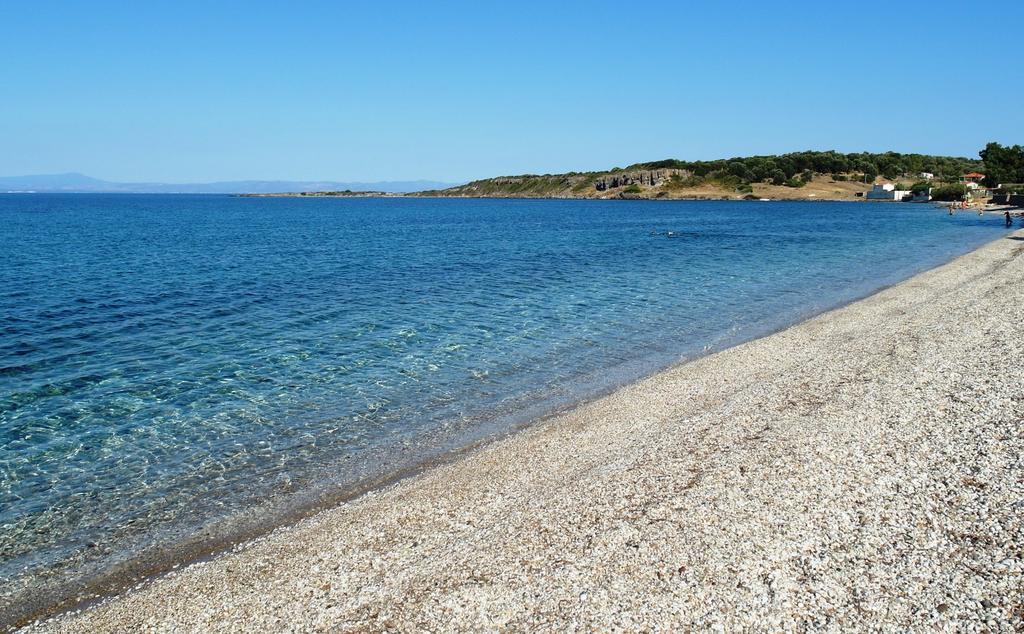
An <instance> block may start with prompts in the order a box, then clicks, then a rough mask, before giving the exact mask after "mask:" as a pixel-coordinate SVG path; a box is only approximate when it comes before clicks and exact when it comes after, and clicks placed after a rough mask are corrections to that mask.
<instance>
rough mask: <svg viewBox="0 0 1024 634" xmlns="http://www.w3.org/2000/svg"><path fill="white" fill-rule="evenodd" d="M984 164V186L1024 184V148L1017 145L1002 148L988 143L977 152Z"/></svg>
mask: <svg viewBox="0 0 1024 634" xmlns="http://www.w3.org/2000/svg"><path fill="white" fill-rule="evenodd" d="M978 156H980V157H981V160H982V161H984V162H985V181H984V183H985V186H986V187H995V186H996V185H998V184H999V183H1024V148H1022V147H1021V146H1019V145H1012V146H1003V145H1000V144H999V143H995V142H992V143H989V144H988V145H986V146H985V149H983V150H982V151H980V152H978Z"/></svg>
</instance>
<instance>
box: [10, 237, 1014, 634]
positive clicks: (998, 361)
mask: <svg viewBox="0 0 1024 634" xmlns="http://www.w3.org/2000/svg"><path fill="white" fill-rule="evenodd" d="M1022 323H1024V232H1017V233H1016V234H1015V235H1013V236H1011V237H1009V238H1001V239H999V240H996V241H995V242H993V243H991V244H989V245H987V246H985V247H983V248H981V249H979V250H977V251H975V252H973V253H971V254H968V255H966V256H964V257H961V258H959V259H957V260H955V261H953V262H951V263H950V264H947V265H946V266H943V267H940V268H938V269H935V270H932V271H929V272H926V273H923V274H921V275H918V276H916V277H914V278H912V279H910V280H907V281H906V282H904V283H902V284H899V285H897V286H894V287H892V288H890V289H887V290H885V291H882V292H880V293H878V294H876V295H873V296H871V297H869V298H867V299H865V300H862V301H859V302H857V303H854V304H851V305H849V306H847V307H845V308H842V309H839V310H836V311H832V312H830V313H827V314H825V315H822V316H820V317H818V318H815V319H812V320H810V321H807V322H805V323H802V324H800V325H797V326H794V327H792V328H789V329H787V330H784V331H782V332H779V333H777V334H774V335H772V336H769V337H765V338H763V339H759V340H756V341H753V342H750V343H747V344H744V345H741V346H738V347H735V348H732V349H729V350H726V351H724V352H721V353H718V354H714V355H711V356H708V357H705V358H702V359H699V360H697V361H694V362H691V363H685V364H681V365H679V366H676V367H674V368H672V369H670V370H667V371H665V372H662V373H660V374H657V375H655V376H653V377H650V378H648V379H646V380H643V381H640V382H638V383H635V384H632V385H629V386H626V387H623V388H621V389H619V390H618V391H616V392H614V393H612V394H610V395H609V396H607V397H604V398H602V399H599V400H596V401H594V402H591V403H588V404H584V405H582V406H579V407H577V408H575V409H573V410H571V411H569V412H567V413H564V414H561V415H558V416H555V417H552V418H549V419H547V420H545V421H542V422H540V423H538V424H536V425H534V426H533V427H531V428H530V429H528V430H526V431H524V432H521V433H518V434H515V435H513V436H511V437H509V438H507V439H505V440H502V441H499V442H496V443H493V444H491V445H489V446H487V447H484V448H483V449H481V450H479V451H476V452H473V453H471V454H469V455H467V456H465V457H463V458H460V459H458V460H456V461H455V462H453V463H452V464H448V465H445V466H440V467H436V468H433V469H430V470H428V471H426V472H424V473H422V474H419V475H417V476H414V477H411V478H408V479H406V480H403V481H401V482H399V483H397V484H394V485H392V486H390V487H388V488H386V489H383V490H380V491H376V492H374V493H371V494H368V495H365V496H363V497H361V498H359V499H357V500H355V501H354V502H352V503H349V504H346V505H343V506H341V507H338V508H335V509H331V510H329V511H325V512H323V513H320V514H319V515H316V516H314V517H311V518H309V519H306V520H304V521H302V522H300V523H298V524H297V525H295V526H291V527H288V528H282V529H279V530H277V531H275V532H273V533H271V534H270V535H268V536H266V537H264V538H261V539H258V540H255V541H253V542H250V543H248V544H245V545H243V546H240V547H238V548H236V549H235V550H234V551H233V552H231V553H228V554H225V555H222V556H219V557H217V558H215V559H213V560H211V561H206V562H200V563H196V564H193V565H191V566H188V567H185V568H183V569H181V570H179V571H176V572H174V573H172V574H169V575H166V576H164V577H162V578H159V579H157V580H155V581H153V582H151V583H148V584H146V585H145V586H143V587H141V588H137V589H135V590H133V591H131V592H128V593H126V594H124V595H122V596H119V597H115V598H112V599H109V600H107V601H105V602H103V603H101V604H99V605H97V606H94V607H91V608H89V609H86V610H84V611H81V612H77V613H70V614H65V615H62V616H60V617H58V618H56V619H53V620H51V621H47V622H43V623H37V624H35V625H33V626H31V627H30V628H29V629H30V630H31V631H64V632H106V631H140V630H155V631H241V630H261V631H267V630H273V631H282V630H285V631H318V630H395V631H412V630H417V631H420V630H431V631H436V630H493V629H511V630H517V631H525V630H529V631H533V630H548V631H562V630H567V629H569V630H602V631H603V630H616V629H625V630H648V629H655V628H657V629H663V630H686V629H706V628H712V627H714V628H718V629H725V630H740V629H754V630H771V631H779V630H783V631H793V630H810V629H819V628H829V629H834V630H845V629H853V630H866V629H880V628H881V629H892V630H907V629H912V630H931V629H936V628H937V629H939V630H957V631H1014V630H1018V631H1019V630H1020V629H1022V628H1024V332H1022V330H1021V324H1022Z"/></svg>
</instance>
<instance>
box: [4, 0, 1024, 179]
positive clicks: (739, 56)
mask: <svg viewBox="0 0 1024 634" xmlns="http://www.w3.org/2000/svg"><path fill="white" fill-rule="evenodd" d="M1022 22H1024V2H1021V1H1020V0H996V1H991V2H985V3H975V4H972V3H966V2H963V1H962V0H961V1H960V2H955V3H954V2H949V1H946V0H933V1H930V2H899V1H896V2H870V1H865V2H860V3H833V2H828V3H823V2H802V1H791V2H741V1H732V2H706V1H705V2H687V1H683V0H675V1H669V2H661V1H658V0H648V1H645V2H642V3H631V2H614V3H613V2H601V1H599V0H595V1H591V2H576V1H572V0H565V1H558V2H532V1H518V2H506V3H498V2H486V1H483V0H478V1H477V2H444V1H443V0H439V1H438V2H405V1H402V0H391V1H389V2H313V1H309V2H300V1H297V2H290V3H284V2H260V1H257V0H249V1H246V2H215V1H208V2H190V1H188V0H179V1H177V2H155V1H154V2H144V3H143V2H104V1H102V0H94V1H90V2H84V1H82V2H72V1H70V0H67V1H64V2H49V1H47V0H26V1H16V0H0V60H3V62H2V63H0V175H8V176H10V175H25V174H47V173H60V172H83V173H86V174H88V175H90V176H94V177H97V178H104V179H108V180H115V181H128V182H130V181H162V182H203V181H215V180H236V179H285V180H339V181H356V180H358V181H378V180H410V179H431V180H439V181H448V182H459V181H466V180H471V179H475V178H483V177H488V176H495V175H501V174H521V173H557V172H565V171H574V170H576V171H583V170H599V169H607V168H610V167H613V166H624V165H628V164H630V163H635V162H640V161H652V160H658V159H662V158H680V159H689V160H696V159H713V158H723V157H730V156H741V155H750V154H770V153H783V152H789V151H798V150H807V149H817V150H827V149H835V150H839V151H843V152H857V151H887V150H895V151H900V152H921V153H929V154H947V155H959V156H976V154H977V151H978V150H979V149H980V148H981V147H983V146H984V144H985V143H987V142H988V141H1000V142H1003V143H1024V116H1022V115H1024V63H1022V62H1024V49H1022V48H1021V46H1020V44H1019V40H1018V39H1017V38H1016V36H1015V35H1014V31H1013V27H1012V26H1010V25H1015V24H1020V23H1022ZM1001 25H1002V26H1001ZM1004 27H1005V28H1004Z"/></svg>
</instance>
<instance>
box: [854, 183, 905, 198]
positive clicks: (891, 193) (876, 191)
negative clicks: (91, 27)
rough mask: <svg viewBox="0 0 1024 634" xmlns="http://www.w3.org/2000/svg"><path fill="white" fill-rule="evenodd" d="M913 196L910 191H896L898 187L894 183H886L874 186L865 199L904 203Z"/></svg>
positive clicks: (865, 195)
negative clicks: (905, 199) (904, 200)
mask: <svg viewBox="0 0 1024 634" xmlns="http://www.w3.org/2000/svg"><path fill="white" fill-rule="evenodd" d="M911 195H912V194H911V192H910V190H909V189H896V186H895V185H893V184H892V183H885V184H879V185H875V186H873V187H872V188H871V190H870V191H868V192H867V193H866V194H864V198H866V199H867V200H893V201H902V200H903V199H904V198H907V197H909V196H911Z"/></svg>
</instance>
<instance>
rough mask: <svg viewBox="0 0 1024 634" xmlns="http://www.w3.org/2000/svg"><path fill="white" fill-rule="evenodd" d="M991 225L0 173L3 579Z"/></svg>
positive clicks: (731, 332)
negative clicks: (76, 181) (255, 192)
mask: <svg viewBox="0 0 1024 634" xmlns="http://www.w3.org/2000/svg"><path fill="white" fill-rule="evenodd" d="M666 231H671V232H674V236H672V237H669V236H667V235H665V233H664V232H666ZM1002 231H1003V228H1002V219H1001V218H999V217H994V216H993V217H988V218H979V217H978V216H977V215H975V214H967V213H961V214H958V215H956V216H953V217H950V216H948V215H947V214H946V213H945V212H944V211H939V210H936V208H934V207H932V206H929V205H885V204H878V205H871V204H864V203H814V204H809V203H781V202H776V203H757V202H742V203H741V202H736V203H730V202H682V203H668V202H643V201H635V202H634V201H614V202H612V201H609V202H600V201H538V200H508V201H499V200H415V199H293V198H285V199H266V198H232V197H224V196H128V195H117V196H103V195H52V196H50V195H32V196H28V195H5V196H0V245H2V249H0V526H2V527H3V530H2V531H0V579H3V580H6V581H5V582H0V599H3V600H6V601H12V600H14V599H13V598H12V597H13V596H14V594H12V593H15V592H17V591H19V590H18V589H19V588H20V589H22V590H23V589H24V588H25V587H27V586H31V585H32V584H34V583H44V584H46V583H50V584H52V583H55V582H56V580H60V579H62V578H65V577H67V576H69V575H73V574H77V573H81V572H82V571H86V570H93V571H95V570H100V569H102V567H103V566H104V565H109V564H110V562H111V561H114V560H116V559H118V558H123V557H125V556H126V554H130V553H131V552H134V551H136V550H138V549H140V548H142V547H143V546H146V545H152V544H153V543H169V542H173V540H175V539H181V538H182V536H183V535H193V534H194V533H193V531H195V530H197V528H198V527H201V526H207V525H210V523H211V522H213V521H214V520H217V519H218V518H220V519H223V518H225V517H230V516H231V515H232V513H235V512H237V511H240V510H243V509H251V508H253V505H255V504H262V503H265V502H267V500H278V499H286V498H287V496H282V495H280V494H286V493H296V492H299V493H302V492H307V493H308V492H309V491H311V490H317V486H319V487H321V490H322V487H324V486H327V485H329V486H331V487H337V486H342V485H344V484H346V483H350V482H352V481H354V480H356V479H358V478H359V477H361V476H365V475H372V474H375V473H379V472H381V471H386V470H389V469H395V468H398V467H401V466H405V465H407V464H408V463H410V462H413V461H415V460H418V459H422V458H424V457H427V456H428V455H430V454H431V452H434V451H436V450H440V449H442V448H449V447H452V446H456V445H458V444H459V443H464V442H467V441H468V440H472V439H474V438H479V437H481V436H484V435H486V434H489V433H495V432H500V431H501V430H502V429H503V428H507V426H509V425H512V424H515V423H516V422H521V421H522V420H523V419H524V418H528V417H530V416H534V415H537V414H541V413H543V412H544V411H547V410H549V409H551V408H552V407H555V406H559V405H564V404H566V403H569V402H572V401H573V400H576V399H579V398H583V397H587V396H591V395H593V394H596V393H599V392H601V391H602V390H605V389H607V388H609V387H610V386H613V385H615V384H618V383H621V382H623V381H626V380H630V379H633V378H636V377H638V376H640V375H642V374H644V373H648V372H650V371H652V370H654V369H657V368H659V367H663V366H665V365H667V364H669V363H671V362H674V361H677V360H679V359H681V358H684V357H686V356H689V355H695V354H699V353H700V352H701V351H703V350H706V349H709V348H714V347H721V346H723V345H728V344H730V343H735V342H737V341H740V340H742V339H746V338H750V337H752V336H756V335H759V334H763V333H765V332H768V331H770V330H772V329H775V328H777V327H779V326H782V325H785V324H788V323H792V322H793V321H796V320H798V319H800V318H803V317H806V316H808V315H810V314H813V313H816V312H820V311H821V310H824V309H827V308H829V307H832V306H835V305H838V304H841V303H843V302H845V301H849V300H851V299H854V298H856V297H859V296H862V295H864V294H867V293H869V292H871V291H872V290H875V289H877V288H879V287H881V286H884V285H886V284H889V283H892V282H895V281H898V280H900V279H902V278H905V277H907V276H909V275H911V274H912V273H914V272H917V271H919V270H922V269H925V268H928V267H931V266H934V265H936V264H939V263H941V262H944V261H946V260H948V259H949V258H951V257H952V256H955V255H957V254H960V253H963V252H966V251H968V250H970V249H971V248H973V247H975V246H977V245H978V244H980V243H982V242H985V241H988V240H991V239H993V238H995V237H996V236H998V235H1000V234H1001V232H1002Z"/></svg>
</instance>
